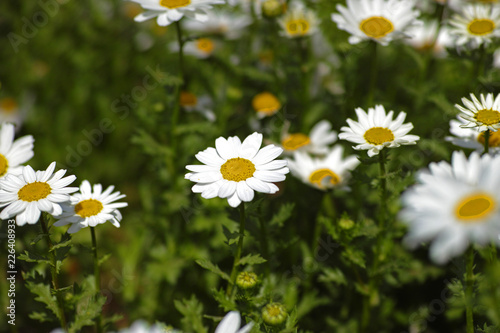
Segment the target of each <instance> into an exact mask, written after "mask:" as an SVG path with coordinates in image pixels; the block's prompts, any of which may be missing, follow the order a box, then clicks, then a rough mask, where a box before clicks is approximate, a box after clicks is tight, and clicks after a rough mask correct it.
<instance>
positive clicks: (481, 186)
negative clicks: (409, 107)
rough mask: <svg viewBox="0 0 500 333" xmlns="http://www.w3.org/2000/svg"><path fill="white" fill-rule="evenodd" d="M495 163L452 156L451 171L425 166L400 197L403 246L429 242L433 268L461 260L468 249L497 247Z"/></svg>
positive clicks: (499, 207)
mask: <svg viewBox="0 0 500 333" xmlns="http://www.w3.org/2000/svg"><path fill="white" fill-rule="evenodd" d="M499 168H500V157H491V156H489V155H484V156H482V157H480V155H479V154H478V153H477V152H473V153H472V154H471V155H470V157H469V159H467V158H466V156H465V154H464V153H463V152H454V153H453V155H452V159H451V165H450V164H448V163H447V162H444V161H442V162H439V163H431V164H430V165H429V171H420V172H419V173H418V174H417V178H418V184H417V185H415V186H413V187H411V188H410V189H409V190H407V191H406V192H405V193H404V194H403V196H402V202H403V210H402V211H401V213H400V217H401V219H402V220H403V221H404V222H405V223H406V224H407V225H408V226H409V232H408V234H407V236H406V238H405V240H404V241H405V242H406V244H407V245H409V246H410V247H416V246H418V245H420V244H421V243H422V242H427V241H431V242H432V244H431V246H430V257H431V259H432V260H433V261H434V262H436V263H439V264H443V263H446V262H447V261H449V260H450V259H451V258H453V257H455V256H458V255H460V254H462V253H463V252H464V251H465V250H466V249H467V247H468V246H469V244H471V243H472V244H478V245H487V244H491V243H494V244H496V245H497V246H498V245H500V239H499V237H498V235H499V234H500V173H499V172H498V170H499Z"/></svg>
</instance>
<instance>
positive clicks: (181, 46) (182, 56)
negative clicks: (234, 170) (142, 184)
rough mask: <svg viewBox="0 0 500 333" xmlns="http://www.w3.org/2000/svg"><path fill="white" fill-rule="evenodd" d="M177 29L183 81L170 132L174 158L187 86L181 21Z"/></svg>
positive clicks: (178, 88) (178, 91)
mask: <svg viewBox="0 0 500 333" xmlns="http://www.w3.org/2000/svg"><path fill="white" fill-rule="evenodd" d="M175 27H176V28H177V29H176V30H177V43H178V44H179V77H180V79H181V83H180V85H179V86H178V87H177V96H176V102H175V106H174V112H172V119H171V130H170V135H171V137H170V142H171V145H172V156H175V152H176V148H177V140H176V139H177V138H176V137H175V129H176V127H177V122H178V121H179V113H180V109H181V91H182V88H183V87H184V85H185V78H184V41H183V40H182V28H181V24H180V21H176V22H175Z"/></svg>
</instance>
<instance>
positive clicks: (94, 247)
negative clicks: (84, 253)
mask: <svg viewBox="0 0 500 333" xmlns="http://www.w3.org/2000/svg"><path fill="white" fill-rule="evenodd" d="M90 235H91V237H92V254H93V256H94V279H95V290H96V295H99V294H100V293H101V274H100V272H99V257H98V256H97V240H96V237H95V228H94V227H90ZM95 328H96V332H97V333H101V332H102V314H101V313H99V316H98V317H97V318H96V323H95Z"/></svg>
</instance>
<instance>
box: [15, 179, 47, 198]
mask: <svg viewBox="0 0 500 333" xmlns="http://www.w3.org/2000/svg"><path fill="white" fill-rule="evenodd" d="M51 192H52V188H51V187H50V185H49V184H47V183H45V182H33V183H29V184H26V185H24V186H23V187H22V188H21V189H20V190H19V192H17V196H18V198H19V200H22V201H28V202H31V201H38V200H41V199H45V198H46V197H47V196H48V195H49V194H50V193H51Z"/></svg>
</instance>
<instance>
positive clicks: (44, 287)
mask: <svg viewBox="0 0 500 333" xmlns="http://www.w3.org/2000/svg"><path fill="white" fill-rule="evenodd" d="M26 287H27V288H28V289H29V290H30V291H31V292H32V293H33V294H35V295H37V297H35V301H38V302H41V303H43V304H45V305H46V307H47V309H49V310H50V311H52V313H53V314H55V315H56V317H57V318H59V319H60V314H59V309H58V307H57V300H56V297H55V296H54V295H52V293H51V291H50V286H49V285H48V284H44V283H33V282H31V281H28V282H27V283H26Z"/></svg>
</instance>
